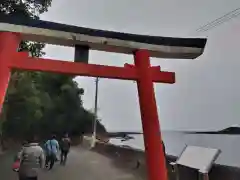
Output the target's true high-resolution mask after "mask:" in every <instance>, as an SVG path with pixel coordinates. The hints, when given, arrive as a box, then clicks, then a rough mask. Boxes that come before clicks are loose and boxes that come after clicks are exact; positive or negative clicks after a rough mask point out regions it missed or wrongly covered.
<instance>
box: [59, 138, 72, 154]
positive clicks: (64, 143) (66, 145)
mask: <svg viewBox="0 0 240 180" xmlns="http://www.w3.org/2000/svg"><path fill="white" fill-rule="evenodd" d="M61 144H62V145H61V149H62V150H63V151H68V150H69V149H70V140H69V139H68V138H63V139H62V143H61Z"/></svg>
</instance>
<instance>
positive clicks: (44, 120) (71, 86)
mask: <svg viewBox="0 0 240 180" xmlns="http://www.w3.org/2000/svg"><path fill="white" fill-rule="evenodd" d="M50 5H51V0H25V1H23V0H2V1H1V2H0V15H1V14H8V15H12V16H17V17H18V18H26V19H28V18H32V19H39V14H41V13H43V12H46V11H47V9H48V7H49V6H50ZM43 48H44V44H42V43H37V42H21V45H20V51H26V50H27V51H29V52H30V53H31V55H32V56H34V57H40V56H43V55H44V52H43ZM73 78H74V77H72V76H66V75H59V74H51V73H43V72H22V71H14V72H12V76H11V80H10V83H9V88H8V92H7V96H6V100H5V103H4V106H3V113H2V115H1V120H0V122H2V130H3V133H4V135H5V136H8V137H12V138H15V139H17V138H18V139H23V138H25V137H26V136H32V135H38V136H40V137H45V136H48V135H49V134H50V133H56V134H63V133H64V132H66V131H67V132H69V133H70V134H72V135H80V134H81V133H83V132H85V131H90V130H89V128H90V129H91V127H92V123H93V120H94V118H95V117H94V115H93V113H91V112H89V111H87V110H85V109H84V107H83V102H82V99H81V96H82V95H83V94H84V90H83V89H82V88H79V87H78V85H77V83H76V82H75V81H74V80H73ZM98 127H100V128H101V130H104V131H105V128H104V126H103V125H101V124H100V123H98Z"/></svg>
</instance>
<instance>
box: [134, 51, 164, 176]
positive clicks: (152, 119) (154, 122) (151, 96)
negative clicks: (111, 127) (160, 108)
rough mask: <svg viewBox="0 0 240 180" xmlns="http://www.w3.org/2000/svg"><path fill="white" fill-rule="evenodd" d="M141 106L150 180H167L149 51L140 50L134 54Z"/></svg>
mask: <svg viewBox="0 0 240 180" xmlns="http://www.w3.org/2000/svg"><path fill="white" fill-rule="evenodd" d="M134 62H135V67H136V69H137V71H138V75H139V78H138V80H137V87H138V95H139V104H140V110H141V119H142V127H143V135H144V144H145V154H146V163H147V168H148V169H147V171H148V179H149V180H167V179H168V177H167V169H166V161H165V156H164V152H163V147H162V143H161V142H162V138H161V131H160V125H159V120H158V112H157V105H156V100H155V93H154V84H153V78H152V72H151V63H150V55H149V52H148V51H147V50H138V51H136V52H135V54H134Z"/></svg>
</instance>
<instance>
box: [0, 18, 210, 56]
mask: <svg viewBox="0 0 240 180" xmlns="http://www.w3.org/2000/svg"><path fill="white" fill-rule="evenodd" d="M0 31H9V32H16V33H21V34H22V37H23V39H25V40H31V41H39V42H44V43H48V44H57V45H65V46H74V45H76V44H79V45H86V46H89V47H90V49H93V50H103V51H108V52H109V51H111V52H117V53H127V54H132V52H133V51H135V50H137V49H146V50H148V51H149V52H150V56H151V57H159V58H177V59H194V58H196V57H198V56H199V55H201V54H202V53H203V49H204V47H205V44H206V39H197V38H172V37H158V36H147V35H136V34H127V33H119V32H112V31H103V30H96V29H89V28H84V27H77V26H71V25H65V24H59V23H54V22H49V21H41V20H32V19H28V20H26V19H21V18H17V19H16V18H13V17H10V16H1V17H0Z"/></svg>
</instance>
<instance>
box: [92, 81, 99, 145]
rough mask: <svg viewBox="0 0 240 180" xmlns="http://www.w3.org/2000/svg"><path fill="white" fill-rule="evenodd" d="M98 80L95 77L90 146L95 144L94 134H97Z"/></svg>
mask: <svg viewBox="0 0 240 180" xmlns="http://www.w3.org/2000/svg"><path fill="white" fill-rule="evenodd" d="M98 82H99V77H96V80H95V102H94V116H95V118H94V122H93V134H92V146H91V148H94V147H95V144H96V135H97V132H96V131H97V110H98Z"/></svg>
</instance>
